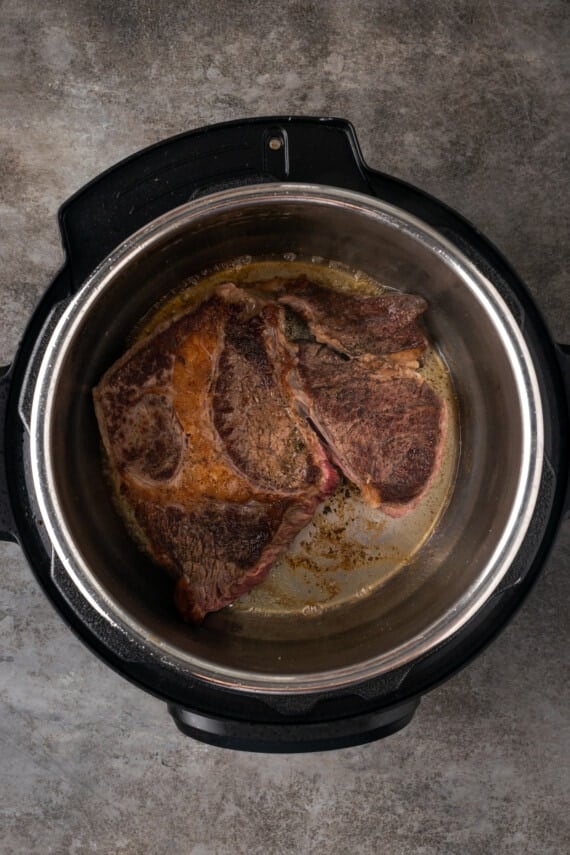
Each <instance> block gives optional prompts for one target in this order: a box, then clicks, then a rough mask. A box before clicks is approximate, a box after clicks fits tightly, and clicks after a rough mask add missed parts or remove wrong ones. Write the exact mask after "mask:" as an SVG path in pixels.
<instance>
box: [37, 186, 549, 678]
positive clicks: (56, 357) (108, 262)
mask: <svg viewBox="0 0 570 855" xmlns="http://www.w3.org/2000/svg"><path fill="white" fill-rule="evenodd" d="M275 202H282V203H283V204H287V203H288V202H294V203H301V204H302V203H303V202H311V203H315V202H316V203H318V204H321V205H336V206H338V205H340V206H343V207H344V208H345V209H355V210H356V211H359V212H360V213H365V214H366V215H367V216H369V217H371V218H373V219H376V220H377V221H379V222H382V223H383V224H384V225H388V226H389V227H392V228H396V229H398V230H399V231H401V232H404V233H406V235H407V236H408V237H409V238H411V239H412V240H415V241H418V242H420V243H421V244H423V245H424V247H426V248H427V249H428V250H429V251H430V252H433V253H436V254H437V255H438V256H439V258H440V259H441V260H442V261H443V263H444V264H446V265H447V266H448V267H450V268H451V269H452V270H453V271H454V273H455V274H456V275H457V276H458V278H460V279H461V281H462V283H464V284H465V286H466V287H468V288H470V289H471V291H472V293H473V295H474V296H475V297H476V299H477V300H478V302H479V303H480V304H481V306H482V308H483V309H484V311H485V312H486V314H487V316H488V317H490V318H491V319H492V321H493V324H494V327H495V329H496V331H497V334H498V335H499V336H500V338H501V343H502V346H503V348H504V350H505V352H506V353H507V355H508V358H509V362H510V365H511V367H512V370H513V375H514V376H515V378H516V383H517V389H518V392H519V396H520V399H521V400H522V401H524V402H525V404H526V405H525V406H524V407H523V408H522V433H523V444H522V446H523V455H522V458H523V459H522V460H521V465H520V476H519V481H518V485H517V489H516V495H515V498H514V501H513V503H512V507H511V511H510V514H509V517H508V523H507V525H506V526H505V527H504V529H503V532H502V534H501V536H500V537H499V538H498V540H497V543H496V546H495V549H494V552H493V555H492V558H491V559H490V560H489V561H488V562H487V566H486V568H485V572H484V574H482V575H481V576H480V577H478V579H477V581H476V583H474V584H473V585H471V586H470V587H469V588H467V590H466V591H464V593H463V595H462V597H461V598H460V600H459V601H458V602H457V603H456V605H455V607H454V608H453V609H452V610H448V612H445V613H444V614H443V615H442V616H441V618H440V619H439V620H437V621H435V622H434V623H433V624H431V625H430V626H429V627H428V628H427V629H426V630H425V631H424V632H423V633H422V634H421V636H419V637H418V636H414V637H412V638H411V639H409V640H408V641H407V642H405V643H404V644H402V645H400V646H399V647H397V648H395V649H394V650H391V651H389V652H387V653H384V654H382V655H380V656H377V657H372V658H369V659H367V660H365V661H362V662H360V663H358V664H357V665H351V666H349V667H344V668H337V669H332V670H330V671H324V672H322V671H321V672H318V673H307V674H296V673H293V674H279V675H271V674H256V673H252V672H249V671H245V670H240V669H237V668H230V667H226V666H224V667H223V668H222V667H217V666H216V665H213V664H212V663H211V662H208V661H207V660H205V659H202V658H200V657H198V656H195V655H190V654H188V653H186V652H185V651H182V650H181V649H180V648H178V647H176V646H175V645H173V644H170V643H167V642H165V641H164V640H163V639H160V638H157V637H156V636H152V637H151V636H150V635H149V633H148V632H145V630H144V627H142V626H141V625H140V623H139V622H138V621H136V620H134V619H133V617H132V616H131V615H130V614H129V613H128V611H127V610H126V609H124V608H123V606H122V605H121V604H120V603H118V602H117V601H116V600H115V599H114V598H113V597H112V596H111V595H110V594H109V592H108V591H106V590H105V589H104V587H103V586H102V585H101V584H100V583H99V581H98V580H97V579H96V578H95V577H94V575H93V573H92V572H91V570H90V568H89V567H88V566H87V564H86V562H85V560H84V559H83V557H82V555H81V551H80V549H79V548H78V547H77V544H75V543H74V540H73V537H72V535H71V532H70V531H69V529H68V528H67V527H66V525H65V519H64V515H63V512H62V508H61V505H60V503H59V501H58V495H57V483H56V477H55V472H54V466H53V463H52V460H51V457H50V453H49V450H50V430H51V422H52V417H53V413H54V407H55V405H56V394H55V392H56V386H57V381H58V376H59V371H60V368H61V366H62V364H63V361H64V359H65V354H66V349H67V347H68V346H69V344H70V342H71V341H72V340H73V338H74V335H75V333H76V332H77V330H78V329H79V328H80V327H81V325H82V324H83V323H84V321H85V319H86V316H87V315H88V314H89V312H90V310H91V309H92V307H93V306H94V304H95V303H96V302H97V300H98V299H99V298H100V296H101V294H102V293H103V292H104V291H105V289H106V288H107V287H108V285H109V284H110V283H111V282H112V281H113V280H114V278H115V277H116V276H117V275H118V274H119V273H120V271H121V270H123V269H124V268H125V267H128V266H129V265H130V264H131V263H132V262H133V261H134V260H135V259H136V258H137V257H138V256H139V255H140V254H141V253H143V252H144V251H145V250H147V249H149V248H150V247H151V246H152V245H153V244H154V243H155V242H158V241H161V240H163V239H164V237H165V236H166V235H167V234H169V233H170V232H172V233H174V232H176V230H178V229H181V228H187V227H188V226H189V225H191V224H192V222H198V221H199V220H200V219H201V218H202V217H206V216H211V215H214V214H220V213H224V212H230V211H232V210H233V209H235V208H236V206H242V205H251V206H261V205H265V204H268V203H272V204H275ZM30 451H31V471H32V481H33V484H34V488H35V491H36V495H37V499H38V504H39V508H40V512H41V515H42V519H43V521H44V525H45V528H46V531H47V534H48V536H49V538H50V541H51V544H52V546H53V548H54V550H55V553H56V555H57V557H58V559H59V561H61V563H62V565H63V567H64V568H65V571H66V573H67V574H68V576H69V577H70V579H71V581H72V582H73V584H74V585H75V587H76V588H77V589H78V590H79V592H80V593H81V595H82V596H83V597H84V598H85V599H86V600H87V601H88V602H89V603H90V605H91V606H92V607H93V608H94V609H95V610H96V612H97V613H98V614H99V615H100V616H101V617H102V618H103V619H104V620H105V621H106V622H107V623H109V624H111V625H112V626H113V627H115V628H117V629H119V630H121V631H122V632H125V633H127V635H129V636H130V637H134V639H135V640H136V641H137V642H138V643H140V644H142V645H143V646H144V647H145V648H146V649H147V650H150V651H151V652H152V653H153V654H154V655H155V656H157V657H158V658H159V660H161V661H164V662H169V663H170V664H172V665H174V666H175V667H176V668H177V669H182V670H184V671H185V672H186V673H188V671H189V670H190V672H191V674H192V676H193V677H195V678H199V679H202V680H204V681H206V682H207V683H209V684H211V685H214V686H219V687H223V688H230V689H234V690H239V691H247V692H263V693H270V694H271V693H275V694H291V693H299V694H300V693H310V692H316V691H323V690H332V689H336V688H340V687H343V688H344V687H347V686H351V685H355V684H358V683H362V682H365V681H367V680H369V679H371V678H373V677H377V676H379V675H380V674H384V673H386V672H387V671H392V670H395V669H397V668H399V667H401V666H404V665H406V664H409V663H410V662H412V661H414V660H416V659H418V658H419V657H421V656H423V655H425V654H427V653H428V652H429V651H430V650H432V649H434V648H435V647H436V646H438V645H440V644H441V643H443V642H444V641H446V640H447V639H449V638H450V637H451V636H452V635H454V634H455V633H456V632H458V631H459V630H460V629H461V628H462V627H463V626H464V625H465V624H466V623H467V622H468V621H469V620H470V619H471V618H472V617H473V616H474V615H475V614H476V612H477V611H479V609H480V608H481V607H482V606H483V604H484V603H485V602H486V601H487V600H488V599H489V597H490V596H491V595H492V593H493V592H494V591H495V590H496V588H497V586H498V585H499V583H500V582H501V580H502V578H503V577H504V575H505V573H506V572H507V571H508V569H509V567H510V565H511V564H512V561H513V560H514V558H515V556H516V554H517V552H518V550H519V548H520V546H521V544H522V542H523V540H524V537H525V535H526V533H527V530H528V527H529V525H530V522H531V520H532V517H533V514H534V510H535V505H536V500H537V496H538V492H539V486H540V478H541V473H542V468H543V460H544V425H543V410H542V401H541V395H540V390H539V384H538V379H537V376H536V372H535V369H534V365H533V362H532V358H531V356H530V352H529V349H528V347H527V345H526V342H525V339H524V336H523V334H522V332H521V330H520V329H519V327H518V325H517V324H516V321H515V320H514V318H513V316H512V314H511V312H510V310H509V309H508V307H507V305H506V303H505V301H504V300H503V298H502V297H501V296H500V295H499V293H498V292H497V290H496V289H495V287H494V286H493V284H492V283H491V282H490V281H489V279H487V278H486V277H485V276H484V275H483V274H482V273H481V272H480V271H479V270H478V269H477V268H476V267H475V266H474V265H473V263H472V262H471V261H469V260H468V259H467V258H466V256H465V255H463V253H461V252H460V251H459V250H458V249H456V247H454V246H453V244H451V243H450V242H449V241H447V240H446V239H445V238H444V237H442V236H441V235H440V234H438V233H437V231H436V230H435V229H433V228H432V227H431V226H429V225H427V224H426V223H424V222H423V221H421V220H420V219H418V218H417V217H414V216H413V215H411V214H409V213H407V212H406V211H404V210H402V209H401V208H398V207H396V206H394V205H391V204H389V203H386V202H383V201H382V200H380V199H376V198H374V197H371V196H368V195H365V194H362V193H356V192H354V191H351V190H344V189H340V188H336V187H329V186H325V185H319V184H292V183H287V184H281V183H275V184H261V185H250V186H248V187H244V188H240V189H237V190H236V189H232V190H225V191H222V192H219V193H215V194H211V195H209V196H206V197H203V198H201V199H198V200H193V201H191V202H188V203H186V204H184V205H182V206H180V207H178V208H174V209H172V210H171V211H169V212H167V213H166V214H163V215H162V216H161V217H159V218H157V219H155V220H153V221H151V222H150V223H148V224H147V225H145V226H143V227H142V228H141V229H140V230H138V231H137V232H135V233H134V234H133V235H131V236H130V237H129V238H127V239H126V240H125V241H124V242H123V243H122V244H120V245H119V246H118V247H117V248H116V249H115V250H114V251H113V252H112V253H111V254H110V255H109V256H107V258H106V259H105V260H104V261H103V262H102V263H101V264H100V265H99V266H98V267H97V268H96V270H95V271H94V272H93V273H92V274H91V275H90V276H89V277H88V279H87V280H86V281H85V283H84V284H83V286H82V287H81V288H80V290H79V291H78V292H77V294H76V295H75V296H74V297H73V298H72V299H71V300H70V301H69V303H68V305H67V306H66V307H65V309H64V311H63V313H62V315H61V317H60V318H59V321H58V322H57V324H56V325H55V328H54V329H53V332H52V333H51V335H50V336H49V339H48V341H47V344H46V346H45V348H44V350H43V355H42V358H41V363H40V366H39V370H38V373H37V378H36V382H35V387H34V391H33V398H32V408H31V418H30Z"/></svg>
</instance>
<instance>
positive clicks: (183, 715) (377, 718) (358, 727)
mask: <svg viewBox="0 0 570 855" xmlns="http://www.w3.org/2000/svg"><path fill="white" fill-rule="evenodd" d="M418 704H419V698H413V699H411V700H408V701H405V702H403V703H401V704H398V705H397V706H395V707H389V708H386V709H379V710H375V711H372V712H367V713H364V714H360V715H356V716H348V717H346V718H341V719H337V720H334V721H322V722H317V721H306V722H302V723H299V722H295V723H290V722H288V721H287V720H286V719H285V720H281V721H279V722H249V721H238V720H236V719H229V718H224V717H221V716H212V715H206V714H204V713H202V712H195V711H193V710H189V709H185V708H184V707H181V706H178V705H177V704H169V705H168V711H169V712H170V715H171V716H172V718H173V719H174V722H175V724H176V726H177V727H178V729H179V730H180V731H182V733H184V734H185V735H186V736H191V737H193V738H194V739H197V740H199V741H200V742H206V743H207V744H208V745H217V746H219V747H221V748H232V749H235V750H238V751H262V752H267V753H272V754H275V753H281V754H284V753H301V752H309V751H330V750H333V749H337V748H347V747H349V746H351V745H363V744H364V743H367V742H373V741H374V740H376V739H383V738H384V737H386V736H390V735H391V734H392V733H396V732H397V731H398V730H401V729H402V728H403V727H405V726H406V725H407V724H409V723H410V721H411V720H412V718H413V716H414V713H415V711H416V709H417V707H418Z"/></svg>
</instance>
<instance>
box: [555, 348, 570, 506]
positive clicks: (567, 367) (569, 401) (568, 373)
mask: <svg viewBox="0 0 570 855" xmlns="http://www.w3.org/2000/svg"><path fill="white" fill-rule="evenodd" d="M557 350H558V361H559V363H560V372H561V374H562V380H563V381H564V388H565V389H566V407H567V409H568V424H569V425H570V344H558V345H557ZM568 436H570V435H569V434H567V440H568ZM568 441H569V442H570V440H568ZM568 457H570V447H569V448H568ZM569 465H570V461H569ZM566 477H567V479H568V481H567V484H566V499H565V501H564V519H570V471H569V472H567V473H566Z"/></svg>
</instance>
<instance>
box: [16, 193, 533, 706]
mask: <svg viewBox="0 0 570 855" xmlns="http://www.w3.org/2000/svg"><path fill="white" fill-rule="evenodd" d="M284 253H296V254H298V255H300V256H303V257H308V258H310V257H312V256H320V257H324V258H328V259H334V260H336V261H339V262H342V263H344V264H346V265H348V266H349V267H351V268H354V269H358V270H362V271H364V272H365V273H367V274H369V275H370V276H372V277H373V278H375V279H377V280H378V281H380V282H382V283H384V284H385V285H388V286H391V287H396V288H398V289H400V290H404V291H410V292H414V293H417V294H421V295H423V296H424V297H425V298H426V299H427V300H428V302H429V306H430V310H429V328H430V334H431V336H432V337H433V338H434V339H435V340H436V342H437V343H438V346H439V347H440V348H441V351H442V353H443V355H444V357H445V359H446V361H447V363H448V365H449V368H450V370H451V373H452V376H453V379H454V383H455V388H456V394H457V401H458V413H459V423H460V436H461V445H460V453H459V457H458V467H457V478H456V481H455V485H454V487H453V492H452V496H451V499H450V501H449V504H448V506H447V508H446V509H445V511H444V512H443V514H442V516H441V517H440V519H439V521H438V524H437V527H436V529H435V531H434V533H433V535H432V536H431V537H430V538H429V540H428V541H427V542H426V543H425V544H424V546H423V547H422V548H421V549H419V550H418V552H417V553H416V554H415V555H414V557H413V558H412V560H411V562H410V563H409V565H407V566H406V567H405V568H403V569H402V570H401V571H400V572H399V573H398V574H397V575H396V576H395V577H394V578H393V579H392V580H390V582H389V583H388V584H386V585H385V586H383V587H382V588H380V589H379V590H378V591H377V592H375V593H373V594H372V595H371V596H369V597H367V598H363V599H361V600H360V601H359V602H358V603H354V604H351V605H350V606H347V607H346V609H340V610H338V611H337V612H335V613H334V614H331V615H327V614H325V615H324V616H322V617H320V618H308V619H306V620H296V621H294V622H291V624H290V626H289V627H288V628H287V631H286V632H281V633H276V630H275V625H274V623H273V622H272V621H271V620H270V619H267V620H266V621H265V622H264V621H260V620H258V619H253V618H248V615H247V614H240V613H237V612H236V613H231V619H229V618H228V615H227V613H223V612H222V613H220V614H219V615H216V616H211V617H210V618H209V619H208V620H207V621H206V622H205V623H204V625H203V626H200V627H189V626H186V625H184V624H182V623H181V621H180V620H179V619H178V617H177V616H176V614H175V612H174V610H173V607H172V599H171V583H170V581H169V580H168V579H167V578H166V576H165V575H164V574H163V573H162V572H161V571H159V570H157V568H155V567H154V566H152V564H151V563H150V562H149V561H148V560H147V559H145V558H144V557H143V556H142V555H141V554H140V553H139V552H138V551H137V549H136V548H135V547H134V546H133V544H132V542H131V540H130V538H129V537H128V535H127V534H126V532H125V530H124V528H123V525H122V523H121V521H120V519H119V518H118V516H117V514H116V512H115V510H114V508H113V505H112V502H111V501H110V496H109V490H108V488H107V485H106V483H105V481H104V478H103V474H102V468H101V457H100V447H99V437H98V431H97V426H96V423H95V418H94V412H93V406H92V400H91V388H92V387H93V386H94V385H95V384H96V383H97V382H98V380H99V379H100V377H101V375H102V374H103V372H104V371H105V370H106V369H107V368H108V367H109V366H110V365H111V364H112V362H113V361H114V360H115V359H116V358H118V356H119V355H120V354H121V353H122V352H123V351H124V348H125V342H126V340H127V338H128V336H129V335H130V333H131V332H132V329H133V327H134V326H135V325H136V324H137V323H138V322H139V321H140V319H141V317H142V316H143V315H144V314H145V313H146V312H147V311H148V310H149V309H150V308H151V307H152V306H153V305H154V304H155V303H156V302H157V301H158V300H160V299H161V298H162V297H163V296H164V295H165V294H167V293H168V292H170V291H171V290H172V289H174V288H176V287H178V286H179V285H180V283H181V282H182V281H183V280H185V279H187V278H188V277H190V276H193V275H195V274H198V273H200V271H202V270H203V269H205V268H209V267H212V266H214V265H219V264H223V263H224V262H227V261H229V260H230V259H232V258H235V257H236V256H244V255H249V256H253V257H257V256H267V255H270V254H271V255H275V256H277V255H283V254H284ZM40 350H41V351H43V360H42V363H41V367H40V370H39V373H38V377H37V381H36V383H35V387H34V389H33V390H32V397H33V407H32V418H31V443H32V466H33V480H34V490H35V491H36V493H37V496H38V500H39V503H40V506H41V509H42V514H43V518H44V522H45V525H46V528H47V531H48V534H49V537H50V540H51V542H52V543H53V545H54V547H55V550H56V552H57V555H58V558H59V560H60V561H61V563H62V565H63V568H64V571H65V573H66V574H67V575H68V576H69V578H70V579H71V580H72V583H73V584H74V585H75V586H77V587H78V588H79V589H80V590H81V592H82V593H83V595H84V596H85V597H87V598H88V600H89V601H90V602H91V604H92V605H94V606H95V607H96V609H97V610H98V612H99V613H100V614H101V615H102V616H103V618H104V620H105V621H108V622H109V623H111V624H113V625H114V626H119V627H121V628H122V629H124V631H125V632H127V633H128V634H129V635H130V636H134V637H136V638H137V639H138V640H140V642H141V644H143V645H144V647H145V649H146V650H148V651H149V653H150V654H154V655H156V656H157V657H159V658H160V659H161V661H164V662H170V663H173V664H174V665H175V666H176V667H177V668H179V669H180V668H181V669H183V670H184V671H186V673H188V674H192V675H194V676H197V677H200V678H202V679H204V680H206V681H209V682H211V683H212V684H215V685H221V686H228V687H233V688H236V689H244V690H245V689H248V690H263V691H266V692H287V693H292V692H293V693H294V692H305V691H313V690H315V691H321V690H325V689H330V688H333V687H338V686H346V685H349V684H352V683H356V682H359V681H362V680H365V679H367V678H370V677H373V676H376V675H379V674H382V673H385V672H386V671H388V670H391V669H393V668H395V667H397V666H399V665H403V664H405V663H407V662H411V661H412V660H414V659H416V658H417V657H419V656H421V655H422V654H424V653H426V652H427V651H429V650H431V649H433V648H434V647H435V646H436V645H437V644H439V643H440V642H441V641H442V640H444V639H445V638H447V637H449V636H450V635H452V634H453V633H454V632H455V631H457V630H458V629H459V628H460V627H462V626H463V625H464V624H465V623H466V622H467V621H468V620H469V618H470V617H472V616H473V615H474V614H475V613H476V612H477V610H478V609H479V608H480V607H481V606H482V604H483V603H484V602H485V601H486V600H488V598H489V597H490V595H491V594H492V592H493V590H495V589H496V587H497V585H498V584H499V582H500V580H501V578H502V577H503V575H504V574H505V573H506V571H507V570H508V568H509V566H510V563H511V561H512V560H513V557H514V556H515V555H516V552H517V549H518V547H519V545H520V543H521V542H522V540H523V538H524V535H525V532H526V530H527V528H528V525H529V522H530V520H531V518H532V514H533V510H534V504H535V501H536V495H537V489H538V482H539V479H540V474H541V468H542V453H543V449H542V430H543V425H542V411H541V402H540V395H539V392H538V386H537V382H536V378H535V374H534V370H533V365H532V361H531V359H530V356H529V354H528V351H527V348H526V345H525V343H524V340H523V338H522V335H521V333H520V331H519V329H518V327H517V325H516V323H515V321H514V319H513V317H512V315H511V313H510V311H509V309H508V308H507V306H506V304H505V303H504V301H503V300H502V298H501V297H500V296H499V294H498V293H497V292H496V290H495V288H494V287H493V286H492V285H491V283H490V282H489V281H488V280H487V279H486V278H485V277H484V276H483V275H482V274H481V272H479V271H478V270H476V269H475V268H474V267H473V266H472V265H471V264H470V263H469V262H468V261H467V260H466V259H465V258H464V257H462V256H461V255H460V254H459V253H458V252H457V250H456V249H455V248H453V247H452V246H451V245H449V244H447V243H446V242H445V241H444V240H443V239H442V238H441V237H439V236H438V235H437V234H436V233H435V232H433V231H432V230H431V229H430V228H429V227H427V226H425V225H424V224H422V223H421V222H419V221H417V220H415V219H414V218H413V217H411V216H410V215H408V214H406V213H404V212H403V211H401V210H399V209H396V208H393V207H391V206H389V205H387V204H384V203H382V202H380V201H376V200H373V199H371V198H369V197H365V196H361V195H359V194H355V193H351V192H349V191H342V190H337V189H332V188H324V187H316V186H315V187H313V186H308V185H291V184H289V185H263V186H258V187H252V188H247V189H243V190H238V191H230V192H225V193H220V194H215V195H212V196H209V197H207V198H206V199H204V200H202V201H198V202H193V203H190V204H188V205H187V206H184V207H182V208H179V209H176V210H175V211H172V212H170V213H168V214H166V215H165V216H163V217H162V218H160V219H159V220H156V221H154V222H153V223H151V224H149V225H148V226H146V227H145V228H144V229H142V230H141V231H140V232H139V233H137V235H135V236H133V238H131V239H129V240H128V241H127V242H126V243H125V244H123V245H122V246H121V247H119V249H118V250H117V251H116V252H114V253H113V254H112V255H111V256H110V257H109V258H108V259H107V260H106V261H105V262H104V263H103V265H102V266H101V267H100V268H99V269H98V270H97V271H95V273H94V274H93V275H92V277H91V278H90V279H89V280H88V281H87V282H86V284H85V285H84V286H83V288H82V289H81V290H80V291H79V293H78V294H77V296H76V297H75V298H73V300H72V302H71V303H70V304H69V305H68V306H67V307H66V308H65V309H64V312H63V315H62V317H61V319H60V320H59V323H58V324H57V326H56V328H55V331H54V332H53V333H51V334H49V336H46V340H45V341H44V342H43V343H42V347H41V348H40ZM279 634H281V636H282V637H281V638H279V637H277V636H278V635H279Z"/></svg>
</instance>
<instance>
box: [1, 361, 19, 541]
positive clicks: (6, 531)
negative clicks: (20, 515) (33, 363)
mask: <svg viewBox="0 0 570 855" xmlns="http://www.w3.org/2000/svg"><path fill="white" fill-rule="evenodd" d="M11 379H12V376H11V372H10V366H9V365H8V366H3V367H0V540H8V541H13V542H17V537H16V523H15V522H14V515H13V513H12V502H11V500H10V492H9V490H8V473H7V471H6V458H7V454H8V449H7V448H6V419H7V416H8V399H9V396H10V382H11Z"/></svg>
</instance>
